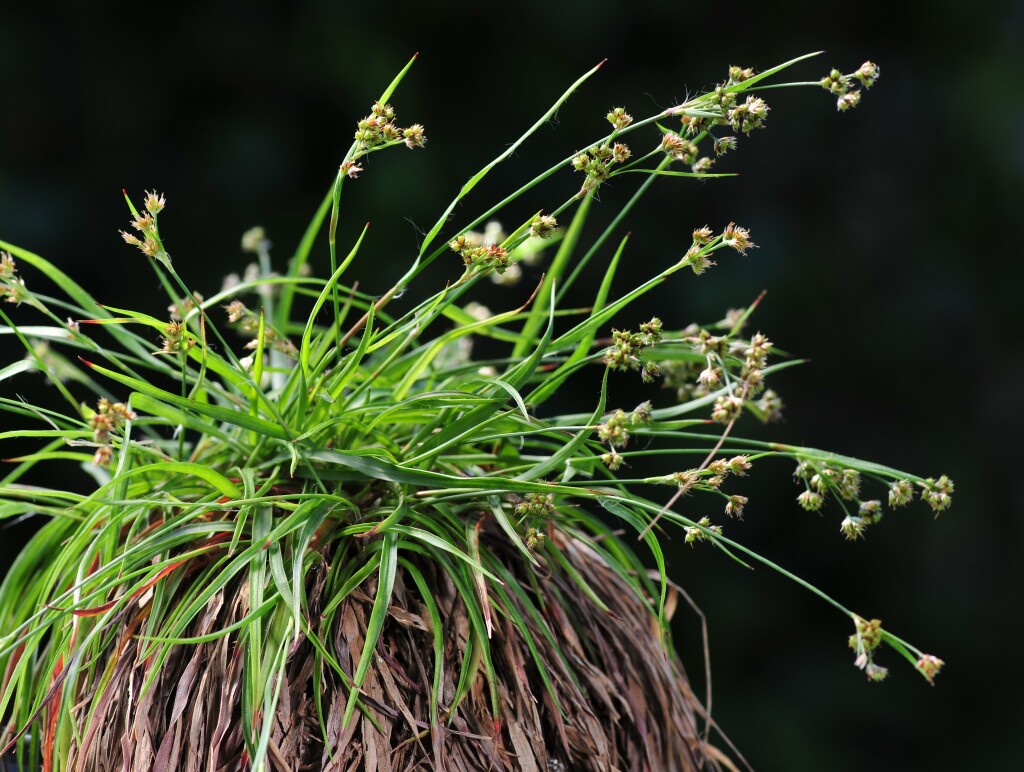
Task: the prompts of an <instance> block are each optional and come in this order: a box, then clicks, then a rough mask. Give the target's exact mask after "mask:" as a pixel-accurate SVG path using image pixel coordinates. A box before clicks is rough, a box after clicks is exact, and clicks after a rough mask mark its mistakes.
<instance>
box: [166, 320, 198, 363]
mask: <svg viewBox="0 0 1024 772" xmlns="http://www.w3.org/2000/svg"><path fill="white" fill-rule="evenodd" d="M195 345H196V339H195V338H193V337H192V336H191V335H189V333H188V330H186V329H185V325H184V324H182V323H181V322H180V321H175V320H173V319H172V320H171V321H170V322H169V323H168V325H167V326H166V327H165V328H164V337H163V348H162V349H160V351H158V352H157V353H158V354H184V353H185V352H187V351H188V350H189V349H190V348H192V347H193V346H195Z"/></svg>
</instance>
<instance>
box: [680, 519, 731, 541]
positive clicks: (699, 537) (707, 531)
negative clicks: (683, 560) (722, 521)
mask: <svg viewBox="0 0 1024 772" xmlns="http://www.w3.org/2000/svg"><path fill="white" fill-rule="evenodd" d="M683 530H684V531H686V537H685V539H684V541H685V542H686V543H687V544H689V545H691V546H692V545H693V543H694V542H695V541H710V540H711V538H712V537H711V534H712V533H713V534H721V533H722V526H720V525H711V518H708V517H702V518H701V519H700V520H698V521H697V525H696V526H692V525H690V526H686V528H684V529H683Z"/></svg>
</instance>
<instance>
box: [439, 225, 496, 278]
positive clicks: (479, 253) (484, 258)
mask: <svg viewBox="0 0 1024 772" xmlns="http://www.w3.org/2000/svg"><path fill="white" fill-rule="evenodd" d="M474 236H475V234H471V233H463V234H462V235H459V236H456V237H455V238H454V239H452V240H451V241H449V242H448V247H449V248H450V249H451V250H452V252H455V253H456V254H458V255H459V256H460V257H461V258H462V262H463V263H465V264H466V267H467V268H469V267H471V266H476V267H477V268H480V269H482V270H485V271H495V272H496V273H498V274H503V273H505V271H506V270H508V268H509V267H510V265H511V264H512V263H511V259H510V257H509V253H508V250H506V249H505V247H503V246H501V245H500V244H496V243H490V244H487V243H481V240H480V239H478V238H474Z"/></svg>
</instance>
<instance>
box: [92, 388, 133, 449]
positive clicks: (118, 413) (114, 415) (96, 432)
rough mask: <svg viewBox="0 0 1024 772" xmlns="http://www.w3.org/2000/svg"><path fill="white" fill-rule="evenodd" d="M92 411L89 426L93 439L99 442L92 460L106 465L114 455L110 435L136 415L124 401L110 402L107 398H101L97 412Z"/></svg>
mask: <svg viewBox="0 0 1024 772" xmlns="http://www.w3.org/2000/svg"><path fill="white" fill-rule="evenodd" d="M90 413H91V414H90V415H89V416H88V418H89V428H90V429H92V437H93V441H94V442H97V443H99V447H98V448H96V452H95V453H94V454H93V457H92V462H93V463H94V464H96V465H97V466H106V465H107V464H109V463H110V459H111V457H112V455H113V449H112V447H111V442H110V435H111V434H112V433H113V432H115V431H119V430H120V429H121V427H122V426H124V424H125V422H126V421H134V420H135V418H136V415H135V413H134V411H132V410H129V409H128V406H127V405H125V404H124V403H123V402H110V401H109V400H107V399H106V398H102V399H100V401H99V403H98V404H97V406H96V412H91V411H90Z"/></svg>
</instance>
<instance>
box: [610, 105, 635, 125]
mask: <svg viewBox="0 0 1024 772" xmlns="http://www.w3.org/2000/svg"><path fill="white" fill-rule="evenodd" d="M606 117H607V118H608V123H610V124H611V125H612V126H614V127H615V128H616V129H624V128H626V127H627V126H629V124H631V123H632V122H633V116H632V115H630V114H629V113H627V112H626V108H624V107H615V108H612V111H611V112H610V113H608V115H607V116H606Z"/></svg>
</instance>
